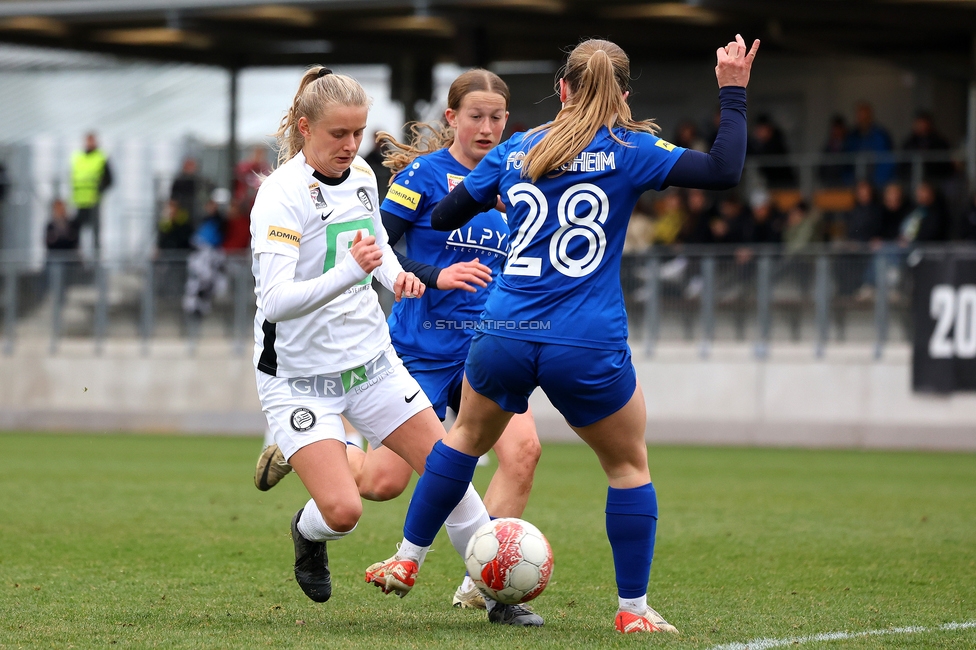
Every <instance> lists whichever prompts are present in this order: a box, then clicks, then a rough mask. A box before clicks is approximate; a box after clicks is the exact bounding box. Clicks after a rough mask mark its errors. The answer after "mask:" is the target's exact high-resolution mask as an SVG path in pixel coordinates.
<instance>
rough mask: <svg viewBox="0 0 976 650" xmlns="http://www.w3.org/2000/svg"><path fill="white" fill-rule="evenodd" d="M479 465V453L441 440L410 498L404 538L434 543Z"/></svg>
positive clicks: (428, 457) (424, 543) (414, 542)
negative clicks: (465, 450)
mask: <svg viewBox="0 0 976 650" xmlns="http://www.w3.org/2000/svg"><path fill="white" fill-rule="evenodd" d="M477 465H478V457H477V456H469V455H468V454H465V453H462V452H460V451H457V450H456V449H451V448H450V447H448V446H447V445H445V444H444V442H443V441H441V440H438V441H437V443H436V444H435V445H434V448H433V449H432V450H431V452H430V455H428V456H427V463H426V464H425V465H424V475H423V476H421V477H420V480H419V481H418V482H417V487H416V489H414V491H413V497H411V499H410V507H409V508H408V509H407V519H406V521H405V522H404V524H403V536H404V538H406V539H407V540H408V541H409V542H411V543H412V544H416V545H417V546H430V545H431V544H432V543H433V542H434V537H436V536H437V531H439V530H440V529H441V526H443V525H444V522H445V521H446V520H447V516H448V515H449V514H451V511H452V510H454V508H455V506H457V504H459V503H460V502H461V499H462V498H463V497H464V493H465V492H466V491H467V489H468V484H469V483H470V482H471V479H472V478H473V477H474V469H475V467H477Z"/></svg>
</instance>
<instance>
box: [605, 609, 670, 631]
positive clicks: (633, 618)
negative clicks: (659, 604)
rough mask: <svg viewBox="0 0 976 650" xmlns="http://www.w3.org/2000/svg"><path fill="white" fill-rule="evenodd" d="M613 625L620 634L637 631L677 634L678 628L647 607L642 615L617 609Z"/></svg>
mask: <svg viewBox="0 0 976 650" xmlns="http://www.w3.org/2000/svg"><path fill="white" fill-rule="evenodd" d="M613 625H614V627H616V628H617V631H618V632H620V633H621V634H637V633H638V632H670V633H671V634H678V628H676V627H675V626H673V625H671V624H670V623H668V622H667V621H665V620H664V617H663V616H661V615H660V614H658V613H657V612H656V611H654V610H653V609H651V608H650V607H648V608H647V609H646V610H645V611H644V614H643V616H642V615H640V614H634V613H633V612H627V611H624V610H619V611H618V612H617V616H616V617H615V618H614V619H613Z"/></svg>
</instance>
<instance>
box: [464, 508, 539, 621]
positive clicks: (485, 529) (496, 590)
mask: <svg viewBox="0 0 976 650" xmlns="http://www.w3.org/2000/svg"><path fill="white" fill-rule="evenodd" d="M464 564H465V566H466V567H467V569H468V574H469V575H470V576H471V579H472V580H474V583H475V584H476V585H478V588H479V589H481V591H483V592H484V593H485V594H486V595H487V596H488V597H489V598H492V599H493V600H497V601H498V602H500V603H504V604H506V605H517V604H518V603H525V602H528V601H530V600H532V599H533V598H535V597H536V596H538V595H539V594H541V593H542V590H543V589H545V588H546V585H547V584H549V578H550V577H551V576H552V548H551V547H550V546H549V541H548V540H546V538H545V536H544V535H543V534H542V533H540V532H539V529H538V528H536V527H535V526H533V525H532V524H530V523H529V522H527V521H523V520H521V519H513V518H509V519H496V520H494V521H490V522H488V523H487V524H485V525H484V526H482V527H481V528H479V529H478V530H477V531H476V532H475V534H474V535H473V536H472V537H471V539H470V540H468V548H467V551H466V552H465V554H464Z"/></svg>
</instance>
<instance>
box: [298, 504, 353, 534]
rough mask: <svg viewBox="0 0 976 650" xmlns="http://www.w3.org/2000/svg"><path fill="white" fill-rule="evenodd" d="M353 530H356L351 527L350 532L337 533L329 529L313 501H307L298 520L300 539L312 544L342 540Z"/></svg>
mask: <svg viewBox="0 0 976 650" xmlns="http://www.w3.org/2000/svg"><path fill="white" fill-rule="evenodd" d="M357 526H358V524H357ZM354 530H356V526H353V527H352V529H351V530H347V531H345V532H339V531H337V530H332V529H331V528H329V524H327V523H325V519H323V518H322V513H321V512H319V508H318V506H316V505H315V500H314V499H309V500H308V503H306V504H305V510H303V511H302V516H301V518H300V519H299V520H298V532H300V533H301V534H302V537H304V538H305V539H310V540H312V541H313V542H333V541H335V540H337V539H342V538H343V537H345V536H346V535H348V534H349V533H351V532H352V531H354Z"/></svg>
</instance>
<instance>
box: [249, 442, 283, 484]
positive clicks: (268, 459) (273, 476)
mask: <svg viewBox="0 0 976 650" xmlns="http://www.w3.org/2000/svg"><path fill="white" fill-rule="evenodd" d="M289 472H291V465H289V464H288V461H286V460H285V456H284V454H282V453H281V450H280V449H278V445H276V444H273V443H272V444H270V445H268V446H267V447H265V448H264V451H262V452H261V455H260V456H259V457H258V464H257V467H256V468H255V469H254V487H256V488H257V489H259V490H261V491H262V492H266V491H268V490H270V489H271V488H273V487H274V486H276V485H278V481H280V480H281V479H283V478H284V477H285V476H286V475H287V474H288V473H289Z"/></svg>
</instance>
